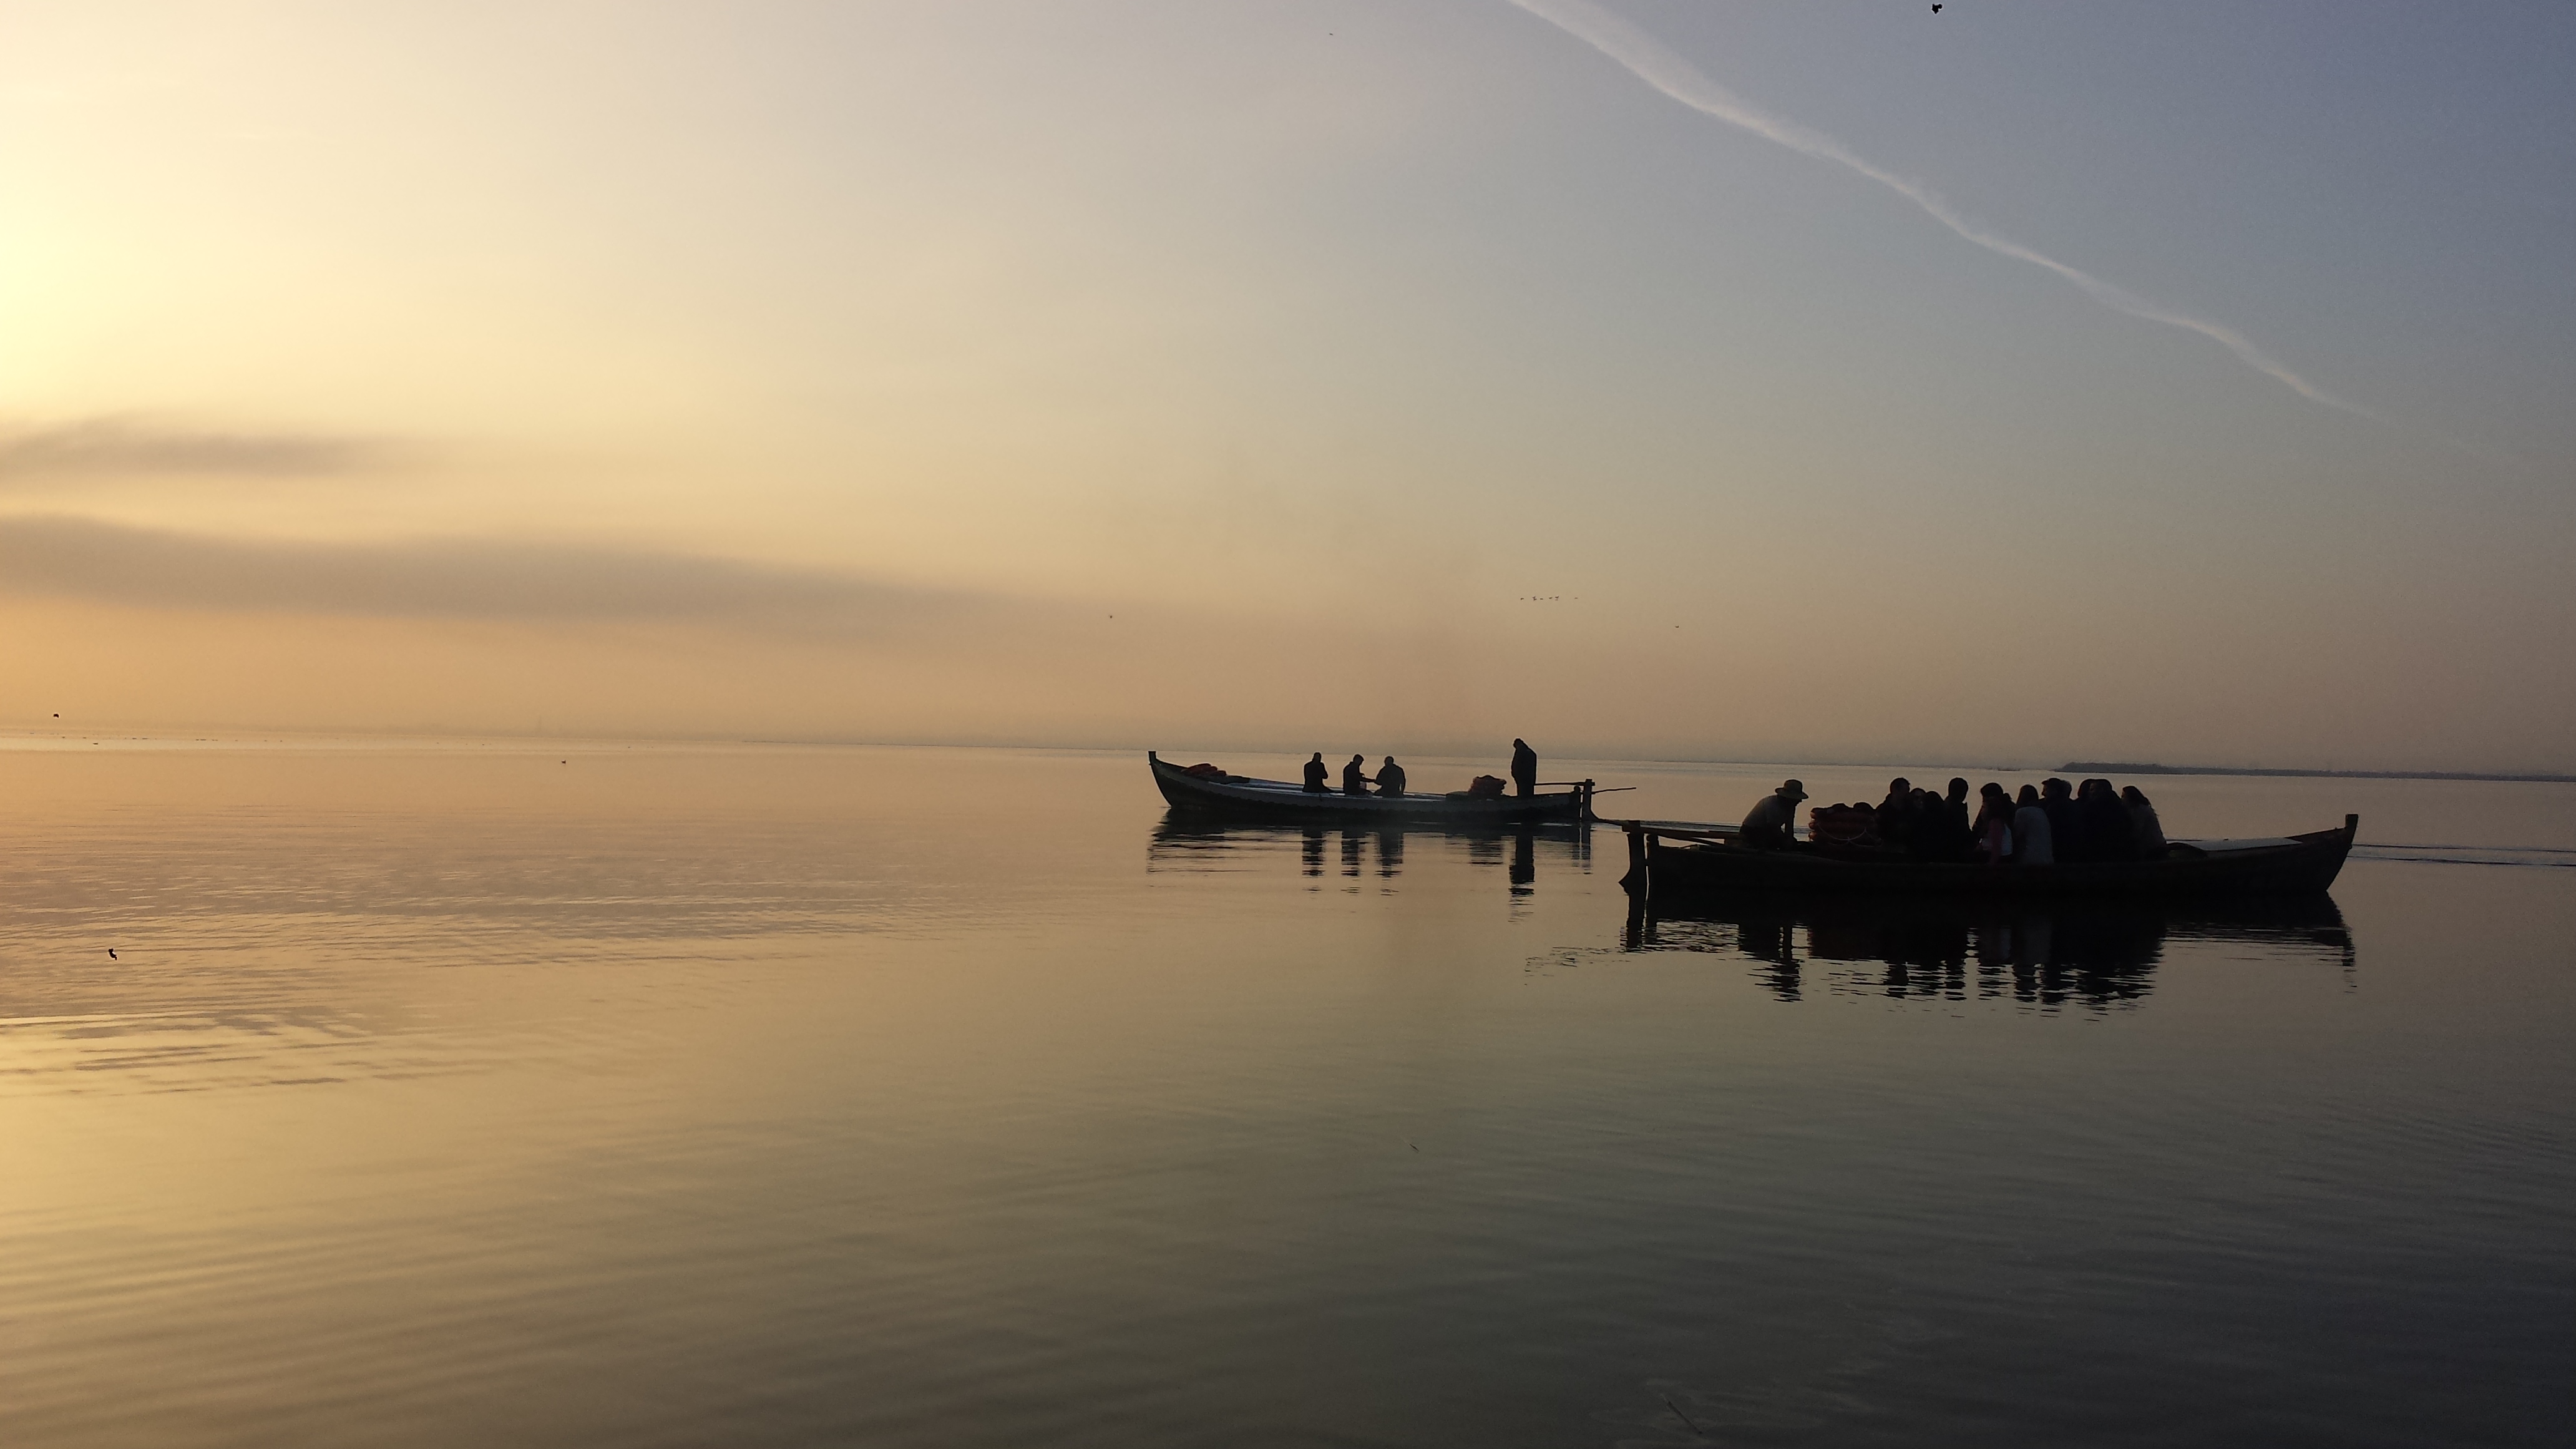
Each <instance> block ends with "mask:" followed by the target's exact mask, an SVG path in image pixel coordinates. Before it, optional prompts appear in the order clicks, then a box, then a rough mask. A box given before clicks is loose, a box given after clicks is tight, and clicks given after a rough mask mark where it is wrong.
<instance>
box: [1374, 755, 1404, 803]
mask: <svg viewBox="0 0 2576 1449" xmlns="http://www.w3.org/2000/svg"><path fill="white" fill-rule="evenodd" d="M1377 792H1378V793H1379V794H1380V795H1384V796H1387V797H1388V798H1390V799H1392V798H1393V797H1395V796H1397V795H1401V794H1403V793H1404V767H1403V766H1402V765H1399V764H1397V763H1396V762H1395V756H1393V755H1389V756H1387V757H1386V768H1385V769H1383V770H1380V771H1378V772H1377Z"/></svg>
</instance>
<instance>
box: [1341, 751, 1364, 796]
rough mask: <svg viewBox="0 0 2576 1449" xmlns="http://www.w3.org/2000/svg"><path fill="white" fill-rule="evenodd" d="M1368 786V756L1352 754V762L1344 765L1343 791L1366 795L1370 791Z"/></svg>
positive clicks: (1344, 792) (1348, 793)
mask: <svg viewBox="0 0 2576 1449" xmlns="http://www.w3.org/2000/svg"><path fill="white" fill-rule="evenodd" d="M1368 787H1369V778H1368V756H1366V755H1353V756H1351V762H1350V763H1349V764H1347V765H1344V766H1342V793H1343V794H1345V795H1365V794H1367V793H1368Z"/></svg>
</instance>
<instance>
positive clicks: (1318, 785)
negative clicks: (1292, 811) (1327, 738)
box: [1306, 750, 1333, 795]
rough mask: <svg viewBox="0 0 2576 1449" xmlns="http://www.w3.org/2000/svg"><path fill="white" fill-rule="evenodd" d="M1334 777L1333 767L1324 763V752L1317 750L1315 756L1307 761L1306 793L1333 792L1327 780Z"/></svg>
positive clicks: (1320, 793) (1321, 793)
mask: <svg viewBox="0 0 2576 1449" xmlns="http://www.w3.org/2000/svg"><path fill="white" fill-rule="evenodd" d="M1332 778H1333V767H1332V766H1330V765H1327V764H1325V763H1324V752H1323V751H1322V750H1317V751H1316V752H1315V758H1313V759H1311V760H1308V761H1307V762H1306V793H1307V794H1309V795H1323V794H1329V793H1331V786H1330V785H1329V784H1328V783H1327V782H1329V781H1330V780H1331V779H1332Z"/></svg>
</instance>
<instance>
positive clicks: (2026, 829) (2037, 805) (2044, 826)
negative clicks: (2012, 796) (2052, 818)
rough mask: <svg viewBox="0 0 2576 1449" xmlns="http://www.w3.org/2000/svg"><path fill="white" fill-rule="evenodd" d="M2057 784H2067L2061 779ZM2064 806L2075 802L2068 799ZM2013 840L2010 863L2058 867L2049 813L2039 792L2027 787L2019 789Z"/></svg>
mask: <svg viewBox="0 0 2576 1449" xmlns="http://www.w3.org/2000/svg"><path fill="white" fill-rule="evenodd" d="M2057 783H2058V785H2059V787H2060V788H2063V787H2064V786H2065V784H2066V782H2065V781H2063V780H2060V781H2058V782H2057ZM2066 803H2067V804H2069V805H2072V804H2074V803H2075V802H2074V801H2072V800H2069V801H2067V802H2066ZM2012 838H2013V864H2015V865H2055V864H2057V850H2056V847H2055V843H2054V842H2055V840H2056V833H2055V832H2054V831H2052V830H2051V829H2049V824H2048V811H2047V809H2046V808H2045V806H2044V804H2043V802H2042V801H2041V800H2040V797H2039V792H2038V791H2037V790H2034V789H2032V788H2031V787H2030V786H2028V785H2024V786H2022V787H2021V799H2020V800H2019V802H2017V803H2016V804H2015V805H2014V807H2013V819H2012Z"/></svg>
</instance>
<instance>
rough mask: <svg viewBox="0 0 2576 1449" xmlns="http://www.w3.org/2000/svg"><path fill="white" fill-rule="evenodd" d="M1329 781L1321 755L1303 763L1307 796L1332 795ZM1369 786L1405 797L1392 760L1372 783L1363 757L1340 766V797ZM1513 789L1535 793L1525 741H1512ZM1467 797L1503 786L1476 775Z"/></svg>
mask: <svg viewBox="0 0 2576 1449" xmlns="http://www.w3.org/2000/svg"><path fill="white" fill-rule="evenodd" d="M1332 778H1333V767H1332V766H1330V765H1327V764H1325V763H1324V752H1323V751H1322V750H1317V751H1316V752H1315V757H1314V758H1313V759H1311V760H1308V761H1307V762H1306V793H1307V794H1309V795H1329V794H1331V793H1332V787H1331V786H1330V785H1329V784H1327V783H1326V782H1327V781H1329V780H1331V779H1332ZM1371 785H1375V786H1377V793H1378V794H1380V795H1401V794H1403V793H1404V767H1403V766H1402V765H1399V764H1397V763H1396V762H1395V756H1393V755H1389V756H1387V757H1386V767H1385V768H1384V769H1381V770H1379V771H1378V772H1377V775H1376V778H1374V779H1372V778H1370V776H1369V772H1368V756H1366V755H1353V756H1351V762H1350V763H1349V764H1347V765H1344V766H1342V793H1343V794H1345V795H1365V794H1367V793H1369V786H1371ZM1489 787H1490V788H1489ZM1512 788H1513V789H1515V790H1517V791H1519V792H1520V794H1521V795H1522V796H1523V797H1524V798H1526V797H1528V796H1530V795H1533V794H1536V793H1537V792H1538V751H1536V750H1533V749H1531V748H1530V747H1529V741H1527V740H1514V741H1512ZM1468 793H1469V794H1473V795H1500V794H1502V793H1503V782H1502V781H1500V780H1497V779H1495V778H1494V777H1493V776H1491V775H1479V776H1477V777H1476V783H1475V785H1474V787H1473V788H1471V789H1470V790H1469V791H1468Z"/></svg>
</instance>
